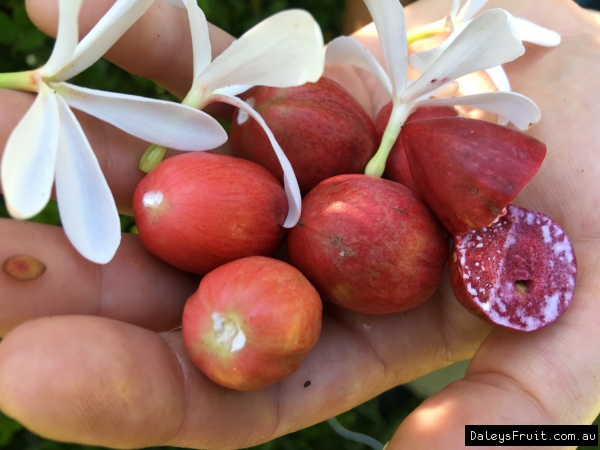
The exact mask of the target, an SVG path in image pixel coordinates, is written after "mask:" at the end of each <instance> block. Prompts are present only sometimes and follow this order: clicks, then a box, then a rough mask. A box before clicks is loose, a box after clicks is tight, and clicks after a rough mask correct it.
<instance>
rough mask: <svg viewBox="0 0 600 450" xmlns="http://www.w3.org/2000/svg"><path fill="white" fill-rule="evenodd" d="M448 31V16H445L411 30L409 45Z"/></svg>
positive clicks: (408, 38)
mask: <svg viewBox="0 0 600 450" xmlns="http://www.w3.org/2000/svg"><path fill="white" fill-rule="evenodd" d="M446 31H448V27H447V25H446V18H444V19H441V20H438V21H437V22H433V23H430V24H427V25H424V26H422V27H419V28H417V29H416V30H413V31H409V32H408V36H407V45H410V44H412V43H414V42H417V41H420V40H421V39H427V38H430V37H433V36H437V35H438V34H441V33H444V32H446Z"/></svg>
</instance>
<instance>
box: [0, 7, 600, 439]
mask: <svg viewBox="0 0 600 450" xmlns="http://www.w3.org/2000/svg"><path fill="white" fill-rule="evenodd" d="M198 3H199V4H200V6H201V7H202V9H203V10H204V12H205V14H206V16H207V18H208V20H209V21H210V22H212V23H214V24H216V25H218V26H219V27H221V28H223V29H225V30H227V31H228V32H230V33H231V34H233V35H234V36H239V35H241V34H242V33H243V32H244V31H245V30H247V29H249V28H251V27H252V26H253V25H255V24H256V23H258V22H259V21H260V20H262V19H263V18H265V17H267V16H269V15H271V14H273V13H275V12H277V11H280V10H282V9H286V8H293V7H294V8H303V9H306V10H308V11H310V12H311V13H312V14H313V15H314V16H315V18H316V19H317V21H318V22H319V24H320V25H321V28H322V30H323V34H324V37H325V41H326V42H327V41H329V40H331V39H332V38H333V37H335V36H338V35H340V34H341V30H342V26H343V19H344V0H219V1H216V0H198ZM53 42H54V40H53V39H51V38H49V37H47V36H45V35H44V34H42V33H41V32H39V31H38V30H37V29H36V28H35V26H34V25H33V24H32V23H31V22H30V21H29V19H28V17H27V14H26V11H25V7H24V5H23V0H0V73H3V72H14V71H21V70H28V69H31V68H35V67H38V66H39V65H41V64H42V63H43V62H45V61H46V60H47V58H48V56H49V55H50V52H51V50H52V45H53ZM72 81H73V83H75V84H78V85H82V86H88V87H91V88H96V89H102V90H108V91H113V92H126V93H130V94H137V95H142V96H148V97H156V98H163V99H170V98H172V97H171V96H170V95H169V93H168V92H165V91H164V89H162V88H160V87H159V86H157V85H155V84H154V83H152V82H151V81H149V80H146V79H143V78H139V77H135V76H133V75H130V74H128V73H126V72H124V71H123V70H121V69H119V68H118V67H116V66H114V65H113V64H111V63H109V62H108V61H105V60H100V61H98V62H97V63H96V64H94V65H93V66H92V67H90V68H89V69H88V70H86V71H85V72H84V73H82V74H80V75H79V76H77V77H76V78H75V79H73V80H72ZM0 217H8V215H7V213H6V209H5V207H4V203H3V201H2V197H1V196H0ZM33 220H34V221H37V222H42V223H49V224H54V225H60V219H59V217H58V212H57V207H56V203H55V202H50V204H49V205H48V207H47V208H46V209H45V210H44V211H43V212H42V213H41V214H40V215H39V216H37V217H36V218H34V219H33ZM133 225H134V222H133V218H131V217H125V216H122V228H123V231H129V230H130V229H131V227H132V226H133ZM462 370H464V365H463V366H460V367H459V368H458V369H455V372H456V371H458V372H457V373H458V375H456V373H455V374H451V375H450V376H460V373H461V371H462ZM434 377H435V375H434ZM434 377H433V378H434ZM444 377H445V375H442V376H441V378H442V381H439V380H437V381H435V380H434V381H431V380H432V379H433V378H429V379H428V380H424V381H423V380H422V381H421V382H420V385H415V386H413V388H415V389H416V390H415V389H413V390H410V389H408V388H406V387H403V386H400V387H397V388H395V389H392V390H390V391H388V392H385V393H384V394H382V395H380V396H379V397H377V398H375V399H373V400H371V401H369V402H367V403H365V404H363V405H360V406H358V407H357V408H354V409H353V410H351V411H349V412H347V413H344V414H342V415H341V416H338V420H339V421H340V422H341V423H342V425H344V426H345V427H346V428H349V429H351V430H354V431H358V432H362V433H365V434H368V435H369V436H372V437H374V438H375V439H377V440H379V441H380V442H382V443H385V442H387V441H388V440H389V439H390V438H391V436H392V434H393V433H394V431H395V430H396V428H397V427H398V425H399V423H400V422H401V421H402V420H403V419H404V418H405V417H406V416H407V415H408V414H409V413H410V412H411V411H412V410H413V409H414V408H415V407H416V406H418V405H419V403H420V402H421V401H422V400H423V398H424V397H425V394H424V392H426V391H427V390H431V386H432V385H443V384H444V382H445V381H444V380H443V378H444ZM417 384H418V383H417ZM423 385H425V389H422V390H419V389H418V388H419V387H423ZM414 392H421V394H420V395H419V394H415V393H414ZM597 423H598V420H597V421H596V424H597ZM93 448H96V447H89V446H80V445H70V444H62V443H57V442H53V441H48V440H45V439H42V438H40V437H39V436H36V435H34V434H32V433H30V432H28V431H27V430H25V429H24V428H23V427H22V426H21V425H19V424H18V423H16V422H15V421H13V420H11V419H9V418H8V417H6V416H5V415H3V414H2V413H1V412H0V449H7V450H67V449H69V450H80V449H93ZM162 448H166V447H162ZM367 448H368V447H367V446H365V445H363V444H359V443H356V442H351V441H348V440H345V439H343V438H341V437H340V436H338V435H337V434H336V433H335V432H334V431H333V430H332V428H331V427H330V426H329V425H328V424H327V423H321V424H318V425H315V426H313V427H310V428H307V429H305V430H301V431H298V432H296V433H293V434H290V435H287V436H284V437H281V438H279V439H276V440H274V441H271V442H269V443H266V444H263V445H260V446H258V447H255V449H260V450H309V449H332V450H335V449H347V450H362V449H367Z"/></svg>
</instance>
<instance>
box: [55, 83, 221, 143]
mask: <svg viewBox="0 0 600 450" xmlns="http://www.w3.org/2000/svg"><path fill="white" fill-rule="evenodd" d="M52 87H53V88H54V89H55V90H56V91H57V93H58V94H59V95H61V96H62V97H63V99H64V100H65V101H66V102H67V104H68V105H69V106H71V107H72V108H75V109H79V110H81V111H83V112H85V113H88V114H90V115H92V116H94V117H97V118H98V119H101V120H103V121H105V122H108V123H110V124H111V125H114V126H115V127H117V128H120V129H121V130H123V131H125V132H127V133H129V134H131V135H133V136H136V137H138V138H140V139H143V140H145V141H148V142H152V143H153V144H158V145H162V146H165V147H168V148H173V149H176V150H186V151H195V150H210V149H213V148H215V147H218V146H219V145H221V144H223V143H225V142H226V141H227V133H225V130H223V127H221V125H219V122H217V121H216V120H215V119H213V118H212V117H211V116H209V115H208V114H206V113H204V112H202V111H198V110H197V109H194V108H190V107H189V106H184V105H180V104H178V103H173V102H167V101H163V100H154V99H150V98H144V97H136V96H134V95H125V94H115V93H112V92H103V91H97V90H94V89H87V88H82V87H79V86H73V85H72V84H67V83H53V84H52Z"/></svg>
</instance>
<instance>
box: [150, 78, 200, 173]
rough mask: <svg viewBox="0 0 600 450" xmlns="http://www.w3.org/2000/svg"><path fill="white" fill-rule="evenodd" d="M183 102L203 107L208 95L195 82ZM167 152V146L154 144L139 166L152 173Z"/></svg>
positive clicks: (195, 106)
mask: <svg viewBox="0 0 600 450" xmlns="http://www.w3.org/2000/svg"><path fill="white" fill-rule="evenodd" d="M181 104H182V105H186V106H190V107H192V108H195V109H202V108H204V107H205V106H206V96H205V95H204V92H203V91H202V90H200V89H198V88H197V87H196V84H194V85H193V86H192V88H191V89H190V91H189V92H188V94H187V95H186V96H185V98H184V99H183V100H182V101H181ZM166 154H167V148H166V147H163V146H162V145H156V144H152V145H151V146H150V147H148V148H147V149H146V151H145V152H144V154H143V155H142V159H141V160H140V166H139V167H140V170H142V171H143V172H146V173H150V172H151V171H153V170H154V169H155V168H156V166H158V165H159V164H160V163H161V162H162V160H163V159H164V158H165V155H166Z"/></svg>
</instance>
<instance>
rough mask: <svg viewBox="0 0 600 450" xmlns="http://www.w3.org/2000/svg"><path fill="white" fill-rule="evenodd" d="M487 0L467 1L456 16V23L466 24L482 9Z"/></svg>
mask: <svg viewBox="0 0 600 450" xmlns="http://www.w3.org/2000/svg"><path fill="white" fill-rule="evenodd" d="M487 2H488V0H467V1H466V3H465V5H464V6H463V7H462V8H461V9H460V11H459V12H458V13H457V14H456V19H455V20H456V22H466V21H467V20H470V19H471V18H472V17H473V16H474V15H475V14H477V12H478V11H479V10H480V9H481V8H483V7H484V5H485V4H486V3H487Z"/></svg>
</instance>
